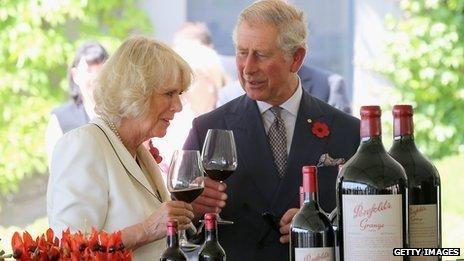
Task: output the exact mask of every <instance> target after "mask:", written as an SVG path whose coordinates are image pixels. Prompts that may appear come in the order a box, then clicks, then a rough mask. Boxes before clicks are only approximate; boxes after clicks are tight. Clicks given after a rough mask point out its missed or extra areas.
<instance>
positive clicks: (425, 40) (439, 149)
mask: <svg viewBox="0 0 464 261" xmlns="http://www.w3.org/2000/svg"><path fill="white" fill-rule="evenodd" d="M400 3H401V9H402V11H403V17H402V18H401V19H400V20H397V19H393V18H392V17H390V18H388V19H387V22H388V26H389V29H390V30H391V32H393V37H392V38H391V42H390V44H389V45H388V46H389V47H388V52H389V54H390V55H391V57H392V58H393V64H391V65H389V66H385V67H384V72H385V73H386V74H387V76H388V77H389V78H390V80H391V81H392V82H393V83H394V85H395V87H396V88H397V89H398V90H399V92H400V94H401V96H402V100H403V101H405V102H408V103H411V104H413V105H414V108H415V116H414V117H415V123H416V126H415V137H416V140H417V143H419V145H420V147H421V149H423V150H424V151H425V152H426V154H427V155H428V156H429V157H431V158H432V159H439V158H443V157H445V156H447V155H456V154H458V152H462V151H464V1H462V0H401V2H400Z"/></svg>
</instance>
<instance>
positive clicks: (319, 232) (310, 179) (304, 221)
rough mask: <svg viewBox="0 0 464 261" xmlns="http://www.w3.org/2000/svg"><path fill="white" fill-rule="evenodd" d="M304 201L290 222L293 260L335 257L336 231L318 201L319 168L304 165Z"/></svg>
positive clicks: (330, 259) (329, 259)
mask: <svg viewBox="0 0 464 261" xmlns="http://www.w3.org/2000/svg"><path fill="white" fill-rule="evenodd" d="M302 172H303V192H304V204H303V206H302V207H301V209H300V210H299V211H298V213H297V214H296V215H295V216H294V217H293V219H292V223H291V224H290V244H289V248H290V260H327V261H332V260H334V254H335V252H334V251H335V250H334V231H333V228H332V224H331V223H330V221H329V219H328V218H327V216H326V215H325V214H324V213H322V212H321V210H320V208H319V203H318V201H317V168H316V167H315V166H304V167H303V170H302Z"/></svg>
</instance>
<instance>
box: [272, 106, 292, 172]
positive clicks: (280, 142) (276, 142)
mask: <svg viewBox="0 0 464 261" xmlns="http://www.w3.org/2000/svg"><path fill="white" fill-rule="evenodd" d="M270 110H271V112H272V113H273V114H274V116H275V118H274V122H273V123H272V125H271V127H270V128H269V131H268V133H267V138H268V140H269V144H270V145H271V151H272V156H273V157H274V163H275V166H276V168H277V173H278V174H279V177H281V178H282V177H283V176H284V175H285V169H286V168H287V137H286V136H287V135H286V130H285V124H284V121H283V120H282V118H281V117H280V112H281V111H282V108H280V107H279V106H273V107H272V108H270Z"/></svg>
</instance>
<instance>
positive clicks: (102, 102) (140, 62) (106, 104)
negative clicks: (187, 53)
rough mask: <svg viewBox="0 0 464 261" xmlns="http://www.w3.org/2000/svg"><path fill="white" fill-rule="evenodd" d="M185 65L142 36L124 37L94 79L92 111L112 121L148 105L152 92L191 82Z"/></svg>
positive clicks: (142, 110)
mask: <svg viewBox="0 0 464 261" xmlns="http://www.w3.org/2000/svg"><path fill="white" fill-rule="evenodd" d="M191 81H192V70H191V68H190V67H189V65H188V64H187V63H186V62H185V61H184V60H183V59H182V58H181V57H180V56H179V55H178V54H177V53H176V52H174V51H173V50H172V49H171V48H169V47H168V46H167V45H165V44H163V43H161V42H158V41H156V40H154V39H151V38H148V37H145V36H133V37H131V38H128V39H126V40H125V41H124V42H123V43H122V44H121V46H120V47H119V48H118V49H117V50H116V52H115V53H114V54H113V55H112V56H111V57H110V58H109V59H108V61H107V62H106V63H105V64H104V65H103V67H102V69H101V70H100V72H99V73H98V76H97V78H96V80H95V82H94V84H95V91H94V99H95V104H96V105H95V112H96V114H98V115H100V116H101V117H103V118H106V119H108V120H110V121H112V122H114V123H115V124H119V122H120V120H121V119H122V118H125V117H138V116H141V115H142V114H144V113H146V111H147V110H148V108H149V107H150V105H151V104H150V102H151V100H152V99H151V98H152V96H153V93H154V91H165V90H171V89H174V88H177V87H178V86H180V88H181V90H182V91H184V90H186V89H187V87H188V86H189V85H190V84H191Z"/></svg>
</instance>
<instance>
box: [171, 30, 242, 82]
mask: <svg viewBox="0 0 464 261" xmlns="http://www.w3.org/2000/svg"><path fill="white" fill-rule="evenodd" d="M185 40H192V41H197V42H199V43H200V44H203V45H204V46H206V47H209V48H211V49H213V50H215V51H216V52H217V50H216V49H215V47H214V44H213V38H212V36H211V31H210V30H209V29H208V26H206V24H205V23H203V22H198V21H190V22H185V23H184V24H183V25H182V26H181V27H180V28H179V30H177V31H176V33H175V34H174V39H173V43H174V46H176V45H178V44H179V43H180V42H183V41H185ZM218 56H219V59H220V61H221V64H222V67H223V68H224V70H225V72H226V74H227V77H228V80H230V81H235V80H238V78H237V69H236V68H235V56H233V55H223V54H219V53H218Z"/></svg>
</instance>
